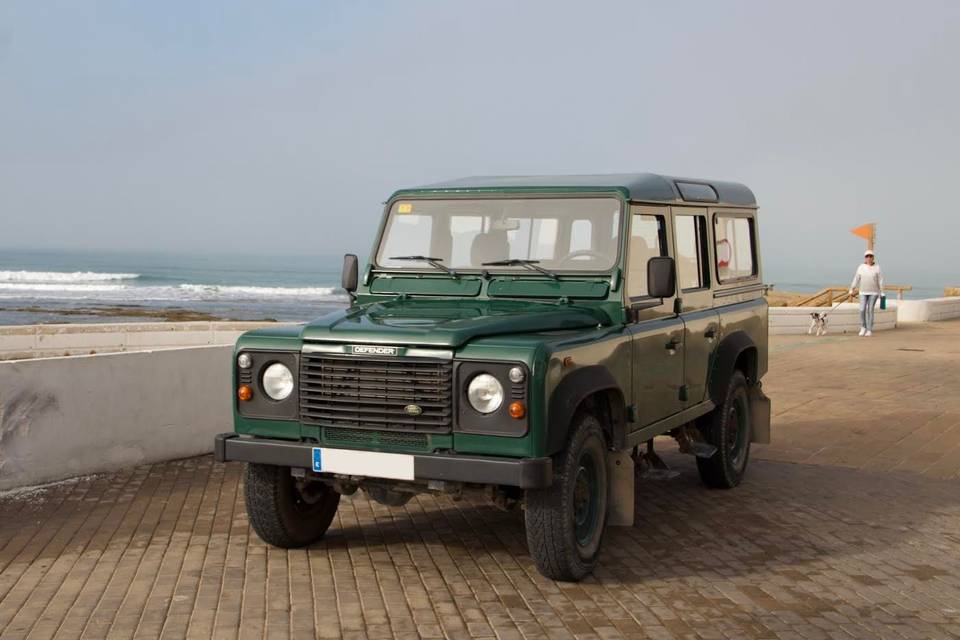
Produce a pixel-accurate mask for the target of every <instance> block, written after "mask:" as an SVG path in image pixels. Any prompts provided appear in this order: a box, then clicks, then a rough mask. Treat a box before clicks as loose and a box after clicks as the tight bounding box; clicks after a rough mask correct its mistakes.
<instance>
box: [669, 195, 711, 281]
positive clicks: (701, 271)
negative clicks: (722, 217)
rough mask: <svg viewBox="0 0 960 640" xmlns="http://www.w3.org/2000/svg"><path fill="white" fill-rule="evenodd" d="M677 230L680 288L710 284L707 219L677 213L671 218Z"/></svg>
mask: <svg viewBox="0 0 960 640" xmlns="http://www.w3.org/2000/svg"><path fill="white" fill-rule="evenodd" d="M673 224H674V229H676V232H677V277H678V279H679V282H678V284H679V286H680V289H681V290H684V291H689V290H691V289H703V288H707V287H709V286H710V271H709V269H707V268H706V266H707V251H706V250H707V219H706V218H705V217H703V216H692V215H684V214H678V215H676V216H675V217H674V219H673Z"/></svg>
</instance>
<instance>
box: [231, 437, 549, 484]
mask: <svg viewBox="0 0 960 640" xmlns="http://www.w3.org/2000/svg"><path fill="white" fill-rule="evenodd" d="M315 448H316V446H315V445H313V444H311V443H303V442H291V441H289V440H272V439H267V438H250V437H241V436H239V435H237V434H236V433H221V434H220V435H218V436H217V437H216V440H215V441H214V449H213V457H214V459H215V460H216V461H217V462H227V461H229V460H237V461H241V462H256V463H260V464H274V465H277V466H281V467H298V468H302V469H312V468H313V451H314V449H315ZM402 455H409V457H410V458H412V459H413V473H414V479H415V480H449V481H452V482H469V483H474V484H498V485H506V486H511V487H520V488H521V489H538V488H542V487H549V486H550V484H551V483H552V482H553V462H552V460H551V459H550V458H523V459H517V458H501V457H494V456H464V455H456V454H446V453H444V454H402ZM358 475H367V476H368V477H377V476H376V473H375V472H373V473H367V474H358Z"/></svg>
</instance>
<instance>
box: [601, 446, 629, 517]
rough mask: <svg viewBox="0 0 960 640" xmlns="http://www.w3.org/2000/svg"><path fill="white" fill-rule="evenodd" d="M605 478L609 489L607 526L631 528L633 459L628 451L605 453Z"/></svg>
mask: <svg viewBox="0 0 960 640" xmlns="http://www.w3.org/2000/svg"><path fill="white" fill-rule="evenodd" d="M607 478H608V479H609V485H608V486H609V487H610V493H609V496H608V498H607V526H610V527H632V526H633V507H634V500H635V495H634V488H635V485H634V482H635V477H634V473H633V458H632V457H631V456H630V451H629V450H628V451H608V452H607Z"/></svg>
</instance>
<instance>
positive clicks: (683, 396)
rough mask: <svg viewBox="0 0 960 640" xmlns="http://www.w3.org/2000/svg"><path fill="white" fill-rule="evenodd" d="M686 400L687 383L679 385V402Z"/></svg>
mask: <svg viewBox="0 0 960 640" xmlns="http://www.w3.org/2000/svg"><path fill="white" fill-rule="evenodd" d="M686 401H687V385H685V384H682V385H680V402H686Z"/></svg>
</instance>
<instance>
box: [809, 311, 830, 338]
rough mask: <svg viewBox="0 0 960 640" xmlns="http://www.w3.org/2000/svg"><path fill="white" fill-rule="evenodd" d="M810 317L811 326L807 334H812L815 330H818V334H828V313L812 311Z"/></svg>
mask: <svg viewBox="0 0 960 640" xmlns="http://www.w3.org/2000/svg"><path fill="white" fill-rule="evenodd" d="M810 318H811V320H810V328H809V329H807V335H810V334H812V333H813V332H814V331H816V332H817V335H818V336H825V335H827V314H826V313H811V314H810Z"/></svg>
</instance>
